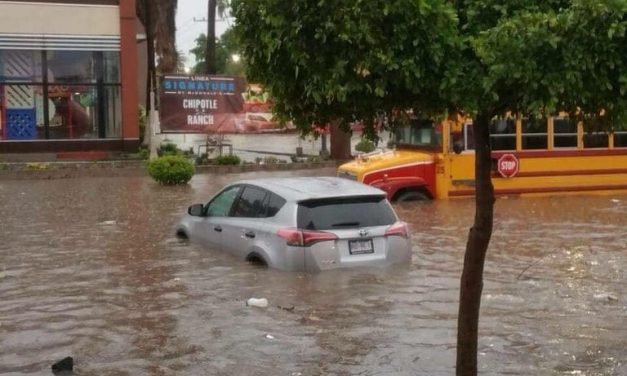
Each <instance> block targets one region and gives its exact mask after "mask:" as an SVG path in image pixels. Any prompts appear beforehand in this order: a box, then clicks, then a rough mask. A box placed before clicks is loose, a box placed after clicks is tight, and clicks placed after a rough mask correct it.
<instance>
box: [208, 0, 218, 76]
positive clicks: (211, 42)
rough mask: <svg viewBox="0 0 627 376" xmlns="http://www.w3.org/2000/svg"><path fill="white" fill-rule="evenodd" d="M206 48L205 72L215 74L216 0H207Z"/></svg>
mask: <svg viewBox="0 0 627 376" xmlns="http://www.w3.org/2000/svg"><path fill="white" fill-rule="evenodd" d="M208 1H209V3H208V4H209V9H208V11H207V49H206V50H205V68H206V70H205V72H206V73H207V74H216V8H217V5H218V4H217V0H208Z"/></svg>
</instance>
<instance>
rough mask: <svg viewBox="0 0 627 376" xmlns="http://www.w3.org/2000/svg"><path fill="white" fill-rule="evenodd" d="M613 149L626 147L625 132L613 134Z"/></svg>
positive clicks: (626, 137)
mask: <svg viewBox="0 0 627 376" xmlns="http://www.w3.org/2000/svg"><path fill="white" fill-rule="evenodd" d="M614 147H615V148H626V147H627V132H625V131H619V132H614Z"/></svg>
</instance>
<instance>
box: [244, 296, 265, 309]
mask: <svg viewBox="0 0 627 376" xmlns="http://www.w3.org/2000/svg"><path fill="white" fill-rule="evenodd" d="M246 306H248V307H259V308H266V307H267V306H268V299H266V298H259V299H258V298H250V299H248V300H247V301H246Z"/></svg>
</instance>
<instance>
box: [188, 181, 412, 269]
mask: <svg viewBox="0 0 627 376" xmlns="http://www.w3.org/2000/svg"><path fill="white" fill-rule="evenodd" d="M176 232H177V234H178V235H179V236H184V237H188V238H189V239H190V240H191V241H192V242H198V243H201V244H204V245H206V246H207V247H209V248H212V249H216V250H222V251H225V252H229V253H231V254H233V255H236V256H238V257H241V258H242V259H245V260H248V261H253V262H260V263H263V264H266V265H268V266H270V267H273V268H277V269H282V270H288V271H321V270H326V269H335V268H347V267H359V266H374V265H389V264H395V263H409V262H410V260H411V241H410V237H409V233H408V229H407V225H406V224H405V223H404V222H401V221H399V219H398V217H397V216H396V213H395V212H394V209H393V208H392V206H391V205H390V203H389V202H388V200H387V199H386V196H385V192H383V191H381V190H379V189H377V188H374V187H370V186H367V185H364V184H361V183H357V182H352V181H349V180H345V179H340V178H336V177H298V178H268V179H256V180H246V181H240V182H237V183H234V184H231V185H229V186H227V187H225V188H224V189H223V190H222V191H221V192H219V193H218V194H217V195H215V196H214V197H213V198H212V199H211V200H210V201H209V202H208V203H207V204H195V205H192V206H190V207H189V209H188V214H187V215H186V216H185V217H183V219H182V220H181V221H180V223H179V224H178V225H177V228H176Z"/></svg>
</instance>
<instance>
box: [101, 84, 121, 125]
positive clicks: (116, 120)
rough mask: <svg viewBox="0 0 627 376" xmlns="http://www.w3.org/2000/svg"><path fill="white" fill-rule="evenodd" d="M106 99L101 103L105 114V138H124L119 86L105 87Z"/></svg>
mask: <svg viewBox="0 0 627 376" xmlns="http://www.w3.org/2000/svg"><path fill="white" fill-rule="evenodd" d="M103 94H104V98H103V99H102V100H101V101H100V103H102V106H103V112H104V128H105V130H104V133H105V134H104V136H105V137H122V108H121V105H120V103H122V101H121V98H120V87H119V86H105V88H104V91H103Z"/></svg>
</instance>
